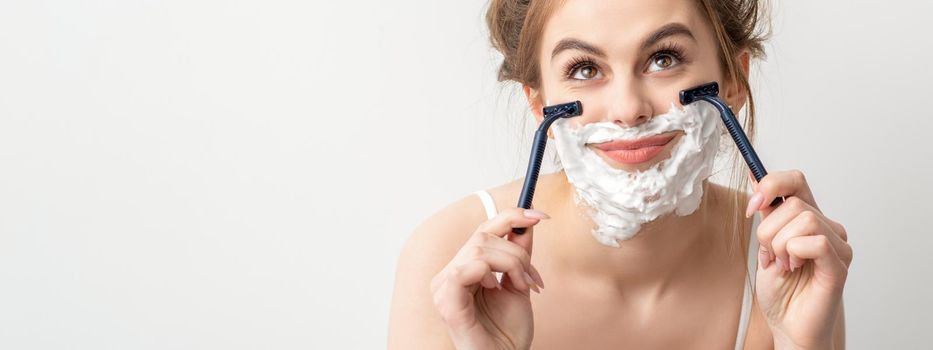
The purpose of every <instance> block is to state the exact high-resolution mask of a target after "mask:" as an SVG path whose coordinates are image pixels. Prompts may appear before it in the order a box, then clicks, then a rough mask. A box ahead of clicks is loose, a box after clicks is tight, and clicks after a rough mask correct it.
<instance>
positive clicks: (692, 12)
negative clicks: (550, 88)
mask: <svg viewBox="0 0 933 350" xmlns="http://www.w3.org/2000/svg"><path fill="white" fill-rule="evenodd" d="M668 23H681V24H683V25H685V26H686V27H687V28H688V29H690V31H691V32H693V33H694V36H695V37H696V38H697V40H698V41H699V42H700V43H701V44H702V43H703V41H704V40H703V39H701V38H709V36H710V35H711V32H710V30H709V29H707V28H706V25H705V21H704V17H703V16H702V14H701V13H700V11H699V8H698V5H697V1H696V0H564V1H563V4H562V5H560V6H558V7H557V8H555V9H554V10H553V13H551V15H550V16H549V18H548V20H547V23H546V24H545V27H544V32H543V33H542V37H541V44H542V45H541V49H542V52H541V53H542V54H544V53H545V52H550V50H551V49H552V48H553V47H554V45H555V44H556V43H557V42H558V41H559V40H561V39H563V38H568V37H571V38H577V39H581V40H584V41H587V42H591V43H594V44H597V45H599V46H601V47H603V48H604V49H605V50H606V51H607V53H608V54H609V55H610V56H611V55H618V54H626V53H630V52H631V53H632V54H634V53H633V52H632V50H633V48H636V47H638V45H639V44H640V43H641V40H642V39H644V37H645V36H647V35H649V34H650V33H651V32H653V31H655V30H657V29H658V28H660V27H662V26H664V25H665V24H668ZM549 56H550V55H549V54H548V55H545V56H544V57H549Z"/></svg>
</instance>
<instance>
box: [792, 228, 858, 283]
mask: <svg viewBox="0 0 933 350" xmlns="http://www.w3.org/2000/svg"><path fill="white" fill-rule="evenodd" d="M787 251H788V252H789V253H790V254H791V255H792V256H794V258H795V259H799V260H801V261H803V260H813V262H814V265H815V270H814V273H815V274H816V275H817V276H818V278H817V281H827V282H829V283H830V284H829V285H827V287H829V288H832V289H841V288H842V286H843V285H845V280H846V276H847V275H848V271H849V270H848V267H846V266H845V265H844V264H843V263H842V261H840V259H839V256H838V255H837V253H836V250H835V248H833V244H832V242H831V238H830V237H828V236H826V235H816V236H801V237H794V238H792V239H791V240H790V241H788V242H787Z"/></svg>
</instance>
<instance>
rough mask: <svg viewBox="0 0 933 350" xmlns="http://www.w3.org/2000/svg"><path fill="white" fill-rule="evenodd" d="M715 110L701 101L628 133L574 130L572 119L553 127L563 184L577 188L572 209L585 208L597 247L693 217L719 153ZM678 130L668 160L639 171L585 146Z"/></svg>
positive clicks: (602, 127)
mask: <svg viewBox="0 0 933 350" xmlns="http://www.w3.org/2000/svg"><path fill="white" fill-rule="evenodd" d="M718 113H719V112H718V111H717V110H716V109H715V107H713V106H712V105H710V104H709V103H705V102H698V103H692V104H689V105H687V106H686V107H684V108H683V109H680V108H678V107H677V106H675V105H674V104H673V103H671V109H670V111H668V112H667V113H665V114H661V115H657V116H654V117H652V118H651V119H650V120H648V121H647V122H645V123H643V124H641V125H638V126H636V127H632V128H624V127H621V126H619V125H617V124H615V123H612V122H599V123H590V124H586V125H583V126H582V127H581V126H580V125H579V124H580V123H579V121H578V120H575V119H560V120H557V121H556V122H554V126H553V130H554V137H555V140H556V143H557V154H558V156H559V157H560V162H561V164H562V165H563V167H564V171H565V172H566V175H567V180H568V181H569V182H570V183H571V184H572V185H573V186H574V188H575V189H576V195H575V198H576V202H577V204H578V205H579V204H581V202H582V204H585V205H586V206H587V207H588V208H589V209H590V210H589V213H590V216H591V217H592V219H593V221H594V222H595V223H596V225H597V227H596V228H594V230H593V236H594V237H596V240H598V241H599V242H600V243H602V244H604V245H607V246H612V247H619V241H624V240H627V239H631V238H632V237H634V236H635V235H636V234H637V233H638V231H639V229H640V228H641V225H642V224H644V223H646V222H650V221H652V220H654V219H656V218H658V217H660V216H662V215H665V214H668V213H671V212H674V213H675V214H677V215H679V216H686V215H690V214H692V213H693V212H694V211H696V209H697V208H698V207H699V205H700V200H702V198H703V181H704V180H706V179H707V178H709V176H710V174H711V171H712V167H713V161H714V159H715V158H716V154H717V153H718V150H719V140H720V138H721V133H722V130H721V128H722V126H721V125H722V123H721V122H720V121H719V115H718ZM678 130H682V131H683V132H684V134H683V135H680V139H679V141H677V144H676V145H674V147H673V148H672V149H671V156H670V157H669V158H667V159H665V160H663V161H661V162H658V163H657V164H654V165H653V166H651V167H650V168H648V169H646V170H644V171H635V172H628V171H625V170H622V169H618V168H615V167H613V166H612V165H610V164H608V163H607V162H606V161H605V160H603V158H602V157H600V156H599V155H598V154H597V153H596V152H597V151H596V150H594V149H593V148H591V147H587V144H596V143H603V142H609V141H616V140H632V139H638V138H642V137H647V136H654V135H658V134H662V133H666V132H671V131H678Z"/></svg>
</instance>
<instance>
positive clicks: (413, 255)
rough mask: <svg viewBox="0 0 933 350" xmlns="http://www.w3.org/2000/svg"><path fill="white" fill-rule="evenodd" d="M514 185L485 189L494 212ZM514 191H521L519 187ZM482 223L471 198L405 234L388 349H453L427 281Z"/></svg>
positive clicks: (481, 212)
mask: <svg viewBox="0 0 933 350" xmlns="http://www.w3.org/2000/svg"><path fill="white" fill-rule="evenodd" d="M513 183H514V181H513V182H510V183H507V184H503V185H500V186H498V187H495V188H493V189H490V190H489V192H490V194H492V196H493V198H494V201H495V202H496V205H497V208H499V205H505V199H504V197H502V196H508V193H510V189H509V188H510V186H512V184H513ZM518 186H519V190H518V191H521V188H520V186H521V184H520V183H519V185H518ZM516 198H517V195H516ZM500 203H501V204H500ZM486 220H487V218H486V210H485V208H484V207H483V204H482V201H481V200H480V199H479V197H478V196H476V195H475V194H473V193H470V194H467V195H465V196H463V197H461V198H459V199H457V200H456V201H454V202H452V203H450V204H448V205H447V206H445V207H444V208H442V209H440V210H438V211H436V212H434V213H432V214H431V215H430V216H428V218H426V219H425V220H424V221H422V222H421V223H420V224H419V225H418V226H417V227H416V228H415V229H414V231H413V232H412V233H411V234H410V235H409V237H408V238H407V240H406V241H405V244H404V246H403V247H402V251H401V252H400V254H399V256H398V260H397V265H396V271H395V286H394V290H393V294H392V304H391V311H390V315H389V339H388V343H389V344H388V345H389V349H452V348H453V345H452V343H451V342H450V340H449V338H448V335H447V330H446V327H445V326H444V324H443V320H442V319H441V317H440V315H439V314H438V313H437V310H436V309H435V307H434V303H433V296H432V295H431V287H430V286H431V280H432V279H433V278H434V276H435V275H436V274H437V273H438V272H440V271H441V270H442V269H443V268H444V266H446V265H447V263H449V262H450V260H451V259H453V257H454V255H456V254H457V252H458V251H459V250H460V248H461V247H462V246H463V244H464V243H465V242H466V241H467V240H468V239H469V238H470V235H471V234H472V233H473V232H474V231H475V230H476V228H477V227H478V226H479V225H480V224H481V223H483V222H485V221H486Z"/></svg>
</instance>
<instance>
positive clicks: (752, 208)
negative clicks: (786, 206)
mask: <svg viewBox="0 0 933 350" xmlns="http://www.w3.org/2000/svg"><path fill="white" fill-rule="evenodd" d="M764 197H765V196H764V195H762V194H761V193H758V192H755V194H754V195H753V196H752V198H751V199H750V200H749V201H748V208H745V217H746V218H750V217H752V215H754V214H755V212H756V211H758V208H760V207H761V202H763V201H764V199H765V198H764Z"/></svg>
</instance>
